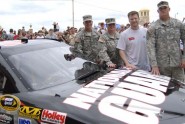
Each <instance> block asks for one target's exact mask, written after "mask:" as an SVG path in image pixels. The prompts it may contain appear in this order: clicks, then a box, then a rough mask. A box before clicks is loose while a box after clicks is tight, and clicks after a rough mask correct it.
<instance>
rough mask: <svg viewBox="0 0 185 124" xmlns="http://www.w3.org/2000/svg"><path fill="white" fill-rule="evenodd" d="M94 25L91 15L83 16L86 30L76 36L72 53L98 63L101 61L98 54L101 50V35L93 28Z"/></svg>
mask: <svg viewBox="0 0 185 124" xmlns="http://www.w3.org/2000/svg"><path fill="white" fill-rule="evenodd" d="M92 23H93V21H92V16H91V15H86V16H83V24H84V26H85V28H84V29H82V30H81V31H80V32H78V33H77V34H76V36H75V44H74V49H73V50H72V53H73V55H74V56H75V57H80V58H83V59H86V60H89V61H93V62H96V63H98V62H99V61H100V59H99V56H98V53H99V52H100V50H101V45H100V42H99V38H100V34H99V33H98V32H97V31H96V30H94V29H93V28H92Z"/></svg>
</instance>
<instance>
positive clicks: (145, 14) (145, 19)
mask: <svg viewBox="0 0 185 124" xmlns="http://www.w3.org/2000/svg"><path fill="white" fill-rule="evenodd" d="M149 12H150V11H149V10H148V9H142V10H140V11H139V17H140V21H139V24H140V25H144V24H145V23H150V14H149Z"/></svg>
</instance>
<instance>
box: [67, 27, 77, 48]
mask: <svg viewBox="0 0 185 124" xmlns="http://www.w3.org/2000/svg"><path fill="white" fill-rule="evenodd" d="M75 36H76V33H75V29H74V27H71V28H70V30H69V36H68V38H67V41H68V43H69V45H72V46H74V44H75Z"/></svg>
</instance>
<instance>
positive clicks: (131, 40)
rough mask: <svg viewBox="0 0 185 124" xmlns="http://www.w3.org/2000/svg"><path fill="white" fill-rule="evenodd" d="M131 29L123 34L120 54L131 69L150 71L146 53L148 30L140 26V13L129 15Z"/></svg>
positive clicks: (133, 12) (120, 40) (120, 41)
mask: <svg viewBox="0 0 185 124" xmlns="http://www.w3.org/2000/svg"><path fill="white" fill-rule="evenodd" d="M128 19H129V22H130V27H129V28H128V29H127V30H125V31H124V32H122V33H121V36H120V39H119V41H118V45H117V48H118V49H119V54H120V56H121V58H122V60H123V61H124V63H125V66H126V67H127V68H130V69H142V70H147V71H150V65H149V59H148V57H147V52H146V32H147V29H146V28H143V27H140V26H139V13H138V12H137V11H131V12H129V13H128Z"/></svg>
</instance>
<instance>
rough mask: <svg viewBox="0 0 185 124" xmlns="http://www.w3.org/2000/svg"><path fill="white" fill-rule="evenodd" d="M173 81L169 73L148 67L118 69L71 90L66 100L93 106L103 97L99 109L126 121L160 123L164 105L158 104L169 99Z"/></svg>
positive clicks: (75, 104)
mask: <svg viewBox="0 0 185 124" xmlns="http://www.w3.org/2000/svg"><path fill="white" fill-rule="evenodd" d="M169 82H170V78H169V77H166V76H157V75H151V74H150V73H149V72H146V71H141V70H137V71H135V72H131V71H130V70H126V69H123V70H114V71H111V72H110V73H108V74H106V75H104V76H103V77H100V78H98V79H97V80H95V81H92V82H91V83H89V84H87V85H86V86H85V87H83V88H81V89H79V90H78V91H77V92H75V93H73V94H71V95H70V97H69V98H66V99H65V100H64V103H65V104H68V105H72V106H75V107H78V108H81V109H84V110H89V109H90V108H91V107H92V105H93V104H94V103H95V102H96V101H99V103H98V109H99V112H100V113H101V114H103V115H105V116H108V117H111V118H114V119H116V120H119V121H121V122H124V123H138V122H139V123H141V124H148V123H150V124H158V123H159V118H158V114H160V112H161V108H159V107H157V106H156V105H159V104H162V103H163V102H164V101H165V95H164V93H166V91H167V87H168V85H169ZM107 91H108V92H107ZM103 94H109V95H103ZM133 118H134V119H133Z"/></svg>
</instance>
